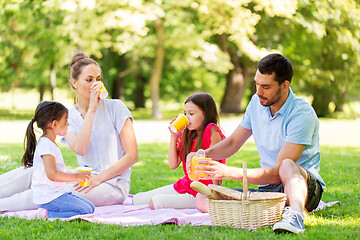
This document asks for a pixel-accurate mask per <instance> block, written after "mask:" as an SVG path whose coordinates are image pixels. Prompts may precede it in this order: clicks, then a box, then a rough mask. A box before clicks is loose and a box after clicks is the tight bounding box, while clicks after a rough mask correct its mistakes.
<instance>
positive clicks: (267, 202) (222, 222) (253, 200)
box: [208, 162, 286, 229]
mask: <svg viewBox="0 0 360 240" xmlns="http://www.w3.org/2000/svg"><path fill="white" fill-rule="evenodd" d="M243 171H244V174H243V192H242V193H241V192H238V191H235V190H233V189H229V188H225V187H222V186H218V185H212V184H210V185H209V186H208V187H209V188H210V189H211V190H212V192H217V193H219V194H217V196H218V197H215V198H216V199H213V198H211V197H210V198H209V199H208V209H209V217H210V221H211V223H212V224H214V225H219V226H231V227H236V228H246V229H257V228H259V227H262V226H271V225H273V224H275V223H276V222H277V221H279V220H280V217H281V214H282V213H283V210H284V207H285V202H286V195H285V194H284V193H272V192H249V190H248V183H247V167H246V162H244V164H243ZM213 196H214V195H213ZM219 196H220V197H219Z"/></svg>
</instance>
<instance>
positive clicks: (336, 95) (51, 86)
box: [0, 0, 360, 239]
mask: <svg viewBox="0 0 360 240" xmlns="http://www.w3.org/2000/svg"><path fill="white" fill-rule="evenodd" d="M359 19H360V3H359V1H358V0H345V1H344V0H317V1H311V0H276V1H275V0H272V1H270V0H269V1H265V0H254V1H249V0H198V1H193V0H182V1H170V0H108V1H105V0H99V1H95V0H63V1H58V0H51V1H37V0H34V1H26V0H0V50H1V53H0V98H1V100H0V163H1V166H0V173H5V172H6V171H9V170H11V169H13V168H15V167H18V166H20V159H21V156H22V153H23V146H22V141H23V137H24V134H25V128H26V126H27V123H28V121H29V120H30V119H31V118H32V116H33V112H34V109H35V107H36V106H37V104H38V103H39V102H40V101H43V100H55V101H59V102H62V103H64V105H65V106H67V107H71V106H72V105H73V104H74V101H75V99H74V93H73V92H72V91H71V90H70V86H69V63H70V61H71V57H72V56H73V55H74V53H75V52H76V51H83V52H84V53H86V54H87V55H89V56H91V57H92V58H94V59H96V60H97V61H98V62H99V64H100V66H101V68H102V71H103V72H102V74H103V79H102V80H103V81H104V83H105V86H106V88H107V89H108V91H109V93H110V96H111V98H119V99H122V100H123V101H124V102H125V103H126V105H127V106H128V107H129V109H130V110H131V111H132V113H133V115H134V119H135V120H134V129H135V134H136V136H137V140H138V143H139V163H138V164H136V165H135V166H134V167H133V168H132V170H133V174H132V189H131V193H136V192H139V191H146V190H150V189H152V188H155V187H159V186H163V185H166V184H171V183H173V182H174V181H176V179H178V178H180V177H181V174H182V173H181V171H182V170H181V169H177V170H175V171H171V170H170V169H169V168H168V166H167V147H168V145H167V144H168V139H169V132H168V129H167V126H168V123H169V121H170V120H171V119H172V118H173V117H174V116H175V115H176V114H178V113H180V112H183V104H184V101H185V100H186V98H187V96H189V95H190V94H192V93H195V92H209V93H210V94H211V95H212V96H213V97H214V98H215V101H216V103H217V105H218V107H219V110H220V111H221V120H220V125H221V127H222V128H223V129H224V132H225V135H226V136H229V135H230V134H231V133H232V131H233V130H234V129H235V128H236V126H237V125H238V124H239V122H240V120H241V117H242V114H243V112H244V110H245V107H246V105H247V103H248V101H249V99H250V97H251V96H252V94H253V93H254V91H255V88H254V82H253V76H254V74H255V71H256V64H257V62H258V60H260V59H261V58H262V57H263V56H265V55H266V54H268V53H272V52H279V53H281V54H283V55H285V56H286V57H288V58H289V59H290V60H291V61H292V63H293V64H294V67H295V75H294V78H293V82H292V84H291V86H292V88H293V90H294V92H295V93H296V95H298V96H301V97H304V98H305V99H306V100H307V101H308V102H309V103H310V104H312V106H313V107H314V109H315V111H316V113H317V115H318V116H319V117H320V142H321V151H322V163H321V172H320V173H321V175H322V176H323V178H324V179H325V181H326V183H327V185H328V187H327V188H326V190H325V192H324V196H323V200H324V201H326V202H330V201H336V200H339V201H340V202H342V205H340V206H334V207H332V208H330V209H327V210H324V211H322V212H319V213H315V214H313V215H311V216H310V217H309V218H308V219H307V220H306V221H307V222H306V226H307V228H306V229H307V230H306V232H305V234H304V235H303V238H316V239H326V238H329V237H332V238H344V239H346V238H351V239H355V238H358V236H359V235H360V221H359V217H360V213H359V212H360V203H359V196H358V193H359V190H360V188H359V184H360V182H359V178H358V177H356V176H358V175H359V173H360V170H359V169H360V168H359V167H360V151H359V146H360V128H359V124H360V94H358V92H359V90H360V43H359V39H360V20H359ZM61 149H62V152H63V154H64V158H65V161H66V164H67V166H68V167H69V168H73V167H76V160H75V156H74V154H73V153H72V152H71V150H69V149H68V148H67V147H66V146H63V145H61ZM244 160H245V161H248V164H249V166H250V167H258V156H257V153H256V148H255V145H254V143H253V142H252V141H251V140H250V141H249V143H247V144H246V145H245V146H244V148H243V150H242V151H240V152H239V153H237V154H236V155H235V156H233V157H232V158H230V159H229V161H228V162H229V164H230V165H233V166H241V164H242V161H244ZM149 169H153V170H152V171H149ZM149 179H152V180H153V181H149ZM224 185H225V186H228V187H239V186H238V183H235V182H233V181H228V180H225V181H224ZM34 229H35V230H36V231H35V232H33V230H34ZM79 229H80V230H81V229H85V230H87V231H86V233H85V234H84V233H81V231H80V230H79ZM64 234H65V235H67V236H71V237H73V238H82V237H84V238H89V239H91V238H94V239H95V238H120V237H122V238H125V239H127V238H137V239H140V238H141V239H143V238H150V239H151V238H154V239H155V238H156V239H158V238H167V239H178V238H184V239H194V238H195V239H201V238H210V239H229V238H230V239H231V238H234V237H237V238H238V237H240V238H241V236H242V237H246V238H250V239H259V238H266V239H274V238H302V237H301V236H297V237H295V236H292V237H290V236H285V237H284V236H277V235H275V234H273V233H272V231H271V229H270V228H263V229H261V230H259V231H257V232H255V233H249V232H248V231H246V230H237V229H231V228H224V227H222V228H221V227H201V228H196V227H191V226H185V227H177V226H168V225H165V226H155V227H149V226H144V227H134V228H123V227H118V226H102V225H96V224H90V223H86V222H71V223H66V222H65V223H63V222H60V221H55V222H51V223H50V222H46V221H40V220H35V221H30V222H29V221H25V220H19V219H2V218H0V237H1V238H2V239H7V238H9V239H11V238H13V237H15V236H17V237H20V238H44V239H45V238H46V239H48V238H54V239H62V238H66V236H65V235H64ZM82 234H84V235H82Z"/></svg>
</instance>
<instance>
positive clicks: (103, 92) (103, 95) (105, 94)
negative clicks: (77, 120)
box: [96, 81, 109, 99]
mask: <svg viewBox="0 0 360 240" xmlns="http://www.w3.org/2000/svg"><path fill="white" fill-rule="evenodd" d="M96 84H97V85H101V87H100V92H99V98H100V99H105V98H107V97H108V96H109V93H108V91H107V90H106V88H105V85H104V83H103V82H101V81H98V82H97V83H96Z"/></svg>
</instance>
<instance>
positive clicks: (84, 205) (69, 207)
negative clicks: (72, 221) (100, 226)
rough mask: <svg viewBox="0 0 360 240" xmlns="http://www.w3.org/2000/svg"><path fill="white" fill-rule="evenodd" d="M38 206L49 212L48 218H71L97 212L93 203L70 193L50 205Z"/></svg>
mask: <svg viewBox="0 0 360 240" xmlns="http://www.w3.org/2000/svg"><path fill="white" fill-rule="evenodd" d="M37 206H38V207H40V208H45V209H46V210H48V213H47V215H48V218H69V217H72V216H75V215H83V214H91V213H93V212H94V211H95V206H94V204H93V203H92V202H90V201H89V200H87V199H85V198H82V197H79V196H76V195H74V194H72V193H70V192H69V193H64V194H63V195H61V196H60V197H58V198H55V199H54V200H52V201H51V202H49V203H45V204H38V205H37Z"/></svg>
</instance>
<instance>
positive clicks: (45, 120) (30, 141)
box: [22, 102, 95, 218]
mask: <svg viewBox="0 0 360 240" xmlns="http://www.w3.org/2000/svg"><path fill="white" fill-rule="evenodd" d="M67 118H68V111H67V109H66V107H64V106H63V105H62V104H60V103H57V102H42V103H40V104H39V105H38V106H37V108H36V110H35V115H34V118H33V119H32V120H31V121H30V123H29V125H28V127H27V130H26V135H25V145H26V149H25V153H24V156H23V158H22V163H23V165H24V166H25V167H30V166H33V174H32V184H31V187H32V190H33V202H34V203H35V204H36V205H37V206H38V207H41V208H44V209H46V210H47V216H48V217H49V218H68V217H72V216H75V215H82V214H90V213H93V212H94V210H95V206H94V204H93V203H91V202H90V201H88V200H86V199H83V198H81V197H78V196H75V195H73V194H72V193H71V191H69V190H68V189H67V188H66V185H65V182H73V181H86V180H87V179H89V178H90V173H89V172H81V173H67V169H66V166H65V163H64V160H63V157H62V155H61V152H60V149H59V147H58V146H57V144H56V143H55V139H56V136H57V135H59V136H64V135H65V134H66V131H67V128H68V125H69V124H68V122H67ZM34 122H36V123H37V125H38V127H39V128H41V129H42V130H43V135H42V136H41V137H40V139H39V142H38V143H37V144H36V136H35V133H34V127H33V125H34Z"/></svg>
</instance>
